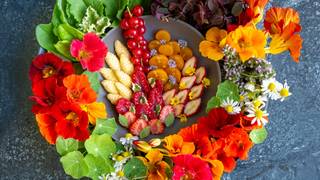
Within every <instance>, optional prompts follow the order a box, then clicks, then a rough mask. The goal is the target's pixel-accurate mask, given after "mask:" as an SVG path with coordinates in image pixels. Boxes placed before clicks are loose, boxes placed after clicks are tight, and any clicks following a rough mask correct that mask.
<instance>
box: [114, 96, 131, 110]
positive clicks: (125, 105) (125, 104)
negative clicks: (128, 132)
mask: <svg viewBox="0 0 320 180" xmlns="http://www.w3.org/2000/svg"><path fill="white" fill-rule="evenodd" d="M132 105H133V104H132V103H131V102H130V101H129V100H127V99H125V98H121V99H119V100H118V102H117V105H116V110H117V112H118V113H119V114H125V113H126V112H128V111H129V110H130V107H131V106H132Z"/></svg>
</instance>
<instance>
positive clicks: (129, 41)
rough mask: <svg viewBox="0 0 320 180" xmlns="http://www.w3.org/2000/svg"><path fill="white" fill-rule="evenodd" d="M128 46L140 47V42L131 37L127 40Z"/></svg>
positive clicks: (130, 47)
mask: <svg viewBox="0 0 320 180" xmlns="http://www.w3.org/2000/svg"><path fill="white" fill-rule="evenodd" d="M127 46H128V48H129V49H134V48H137V47H138V43H137V42H136V41H135V40H133V39H129V40H128V42H127Z"/></svg>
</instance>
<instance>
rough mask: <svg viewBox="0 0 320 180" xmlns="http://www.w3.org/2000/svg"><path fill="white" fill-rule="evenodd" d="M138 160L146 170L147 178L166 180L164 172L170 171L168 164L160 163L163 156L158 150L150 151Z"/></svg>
mask: <svg viewBox="0 0 320 180" xmlns="http://www.w3.org/2000/svg"><path fill="white" fill-rule="evenodd" d="M145 157H146V158H144V157H141V158H140V159H141V160H142V161H143V162H144V164H145V165H146V166H147V168H148V171H149V173H148V178H147V179H150V180H165V179H168V177H167V174H166V171H167V169H170V166H169V164H167V163H166V162H165V161H162V158H163V154H162V153H161V152H160V151H159V150H158V149H152V150H151V151H149V152H148V154H147V155H146V156H145Z"/></svg>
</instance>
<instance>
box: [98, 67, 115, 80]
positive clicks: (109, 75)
mask: <svg viewBox="0 0 320 180" xmlns="http://www.w3.org/2000/svg"><path fill="white" fill-rule="evenodd" d="M100 73H101V75H102V76H103V78H104V79H106V80H110V81H116V82H117V81H118V78H117V76H116V75H115V74H114V73H113V71H112V70H111V69H110V68H101V69H100Z"/></svg>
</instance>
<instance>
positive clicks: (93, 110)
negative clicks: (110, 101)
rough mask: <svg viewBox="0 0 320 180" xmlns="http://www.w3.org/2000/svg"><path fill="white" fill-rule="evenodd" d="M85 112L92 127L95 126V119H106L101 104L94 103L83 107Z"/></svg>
mask: <svg viewBox="0 0 320 180" xmlns="http://www.w3.org/2000/svg"><path fill="white" fill-rule="evenodd" d="M85 106H86V107H87V108H86V110H87V111H86V112H87V113H88V115H89V122H90V123H91V124H93V125H95V124H96V119H104V118H107V111H106V106H105V104H104V103H102V102H94V103H91V104H87V105H85Z"/></svg>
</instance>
